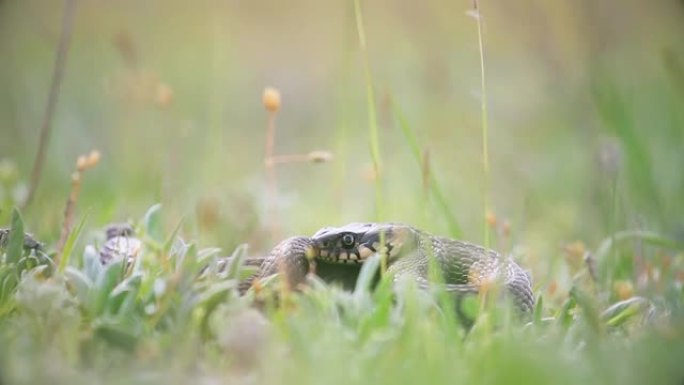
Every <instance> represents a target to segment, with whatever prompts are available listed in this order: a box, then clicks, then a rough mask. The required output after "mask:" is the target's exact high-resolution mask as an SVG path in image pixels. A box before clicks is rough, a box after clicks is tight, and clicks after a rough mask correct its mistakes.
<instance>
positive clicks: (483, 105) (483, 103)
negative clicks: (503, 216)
mask: <svg viewBox="0 0 684 385" xmlns="http://www.w3.org/2000/svg"><path fill="white" fill-rule="evenodd" d="M473 7H474V11H475V21H476V22H477V42H478V45H479V50H480V109H481V112H482V172H483V174H484V175H483V186H482V190H483V195H484V216H483V218H485V219H486V218H487V215H488V214H489V213H490V211H491V203H490V191H489V190H490V182H489V143H488V141H489V122H488V119H487V87H486V77H485V56H484V41H483V38H482V17H481V15H480V1H479V0H473ZM489 232H490V229H489V224H488V223H487V221H486V220H485V221H484V245H485V246H487V247H488V246H489V238H490V234H489Z"/></svg>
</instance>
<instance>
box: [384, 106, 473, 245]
mask: <svg viewBox="0 0 684 385" xmlns="http://www.w3.org/2000/svg"><path fill="white" fill-rule="evenodd" d="M391 108H392V112H393V114H394V117H395V119H397V123H399V128H400V129H401V132H402V134H403V135H404V139H406V143H407V144H408V145H409V148H410V150H411V154H412V155H413V159H414V160H415V161H416V164H418V165H419V166H420V167H422V165H423V156H422V153H421V150H420V145H419V144H418V139H417V138H416V133H415V132H414V130H413V129H412V128H411V126H410V125H409V123H408V120H407V119H406V117H405V116H404V114H403V112H402V110H401V108H400V106H399V105H398V104H397V103H396V102H394V101H392V104H391ZM428 178H429V185H430V195H432V197H433V198H434V199H435V203H436V204H437V206H438V208H439V212H440V213H441V214H442V215H443V216H444V219H445V220H446V222H447V226H448V227H449V234H450V235H451V236H452V237H454V238H460V237H461V235H462V234H463V231H462V230H461V226H460V225H459V224H458V220H457V219H456V217H455V216H454V214H453V211H452V210H451V207H449V201H448V200H447V199H446V197H445V195H444V193H443V192H442V188H441V186H440V184H439V182H438V181H437V178H436V177H435V174H434V172H430V175H429V176H428Z"/></svg>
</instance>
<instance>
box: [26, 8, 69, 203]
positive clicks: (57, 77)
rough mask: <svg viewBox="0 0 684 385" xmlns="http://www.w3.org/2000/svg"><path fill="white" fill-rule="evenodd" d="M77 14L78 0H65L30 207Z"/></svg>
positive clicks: (34, 163) (39, 173)
mask: <svg viewBox="0 0 684 385" xmlns="http://www.w3.org/2000/svg"><path fill="white" fill-rule="evenodd" d="M75 14H76V0H65V2H64V15H63V17H62V32H61V34H60V36H59V43H58V45H57V54H56V57H55V65H54V69H53V73H52V82H51V84H50V91H49V93H48V99H47V105H46V107H45V114H44V115H43V123H42V126H41V129H40V138H39V142H38V151H37V152H36V158H35V160H34V161H33V170H32V171H31V180H30V183H29V192H28V196H27V197H26V200H25V201H24V204H23V207H28V205H29V204H30V203H31V202H32V201H33V198H34V196H35V194H36V190H37V189H38V184H39V183H40V176H41V174H42V171H43V164H44V163H45V154H46V152H47V148H48V144H49V143H50V131H51V129H52V117H53V116H54V114H55V108H56V106H57V99H58V97H59V91H60V88H61V85H62V79H63V78H64V68H65V67H66V59H67V54H68V53H69V46H70V43H71V34H72V31H73V26H74V15H75Z"/></svg>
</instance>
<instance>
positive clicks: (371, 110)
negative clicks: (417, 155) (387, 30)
mask: <svg viewBox="0 0 684 385" xmlns="http://www.w3.org/2000/svg"><path fill="white" fill-rule="evenodd" d="M354 16H355V19H356V32H357V33H358V36H359V45H360V47H361V57H362V60H363V74H364V78H365V80H366V102H367V104H368V133H369V136H370V152H371V159H372V160H373V171H374V172H375V210H376V211H375V219H376V220H377V221H382V220H383V218H384V207H383V203H382V198H383V194H382V179H381V175H380V172H381V171H380V170H381V162H380V158H381V156H380V136H379V134H378V119H377V114H376V108H375V93H374V90H373V76H372V74H371V70H370V64H369V62H368V51H367V50H366V33H365V32H364V28H363V15H362V14H361V5H360V4H359V0H354Z"/></svg>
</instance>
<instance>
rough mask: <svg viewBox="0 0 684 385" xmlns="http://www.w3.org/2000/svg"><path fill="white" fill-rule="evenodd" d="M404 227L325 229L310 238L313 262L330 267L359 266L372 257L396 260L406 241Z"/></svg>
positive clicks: (365, 225)
mask: <svg viewBox="0 0 684 385" xmlns="http://www.w3.org/2000/svg"><path fill="white" fill-rule="evenodd" d="M409 235H410V231H409V230H408V229H407V228H405V227H404V226H396V225H386V224H383V225H378V224H373V223H363V224H360V223H353V224H349V225H346V226H343V227H340V228H325V229H321V230H320V231H319V232H317V233H316V234H314V236H313V237H312V241H313V242H312V248H313V255H314V257H315V258H317V259H319V260H322V261H326V262H332V263H343V264H359V263H363V262H364V261H365V260H366V259H368V258H370V257H371V256H372V255H374V254H378V253H380V254H382V255H386V256H388V257H390V258H392V257H395V256H396V255H397V254H398V253H399V250H400V249H401V247H402V245H403V244H404V243H405V242H406V240H407V239H408V238H409Z"/></svg>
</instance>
